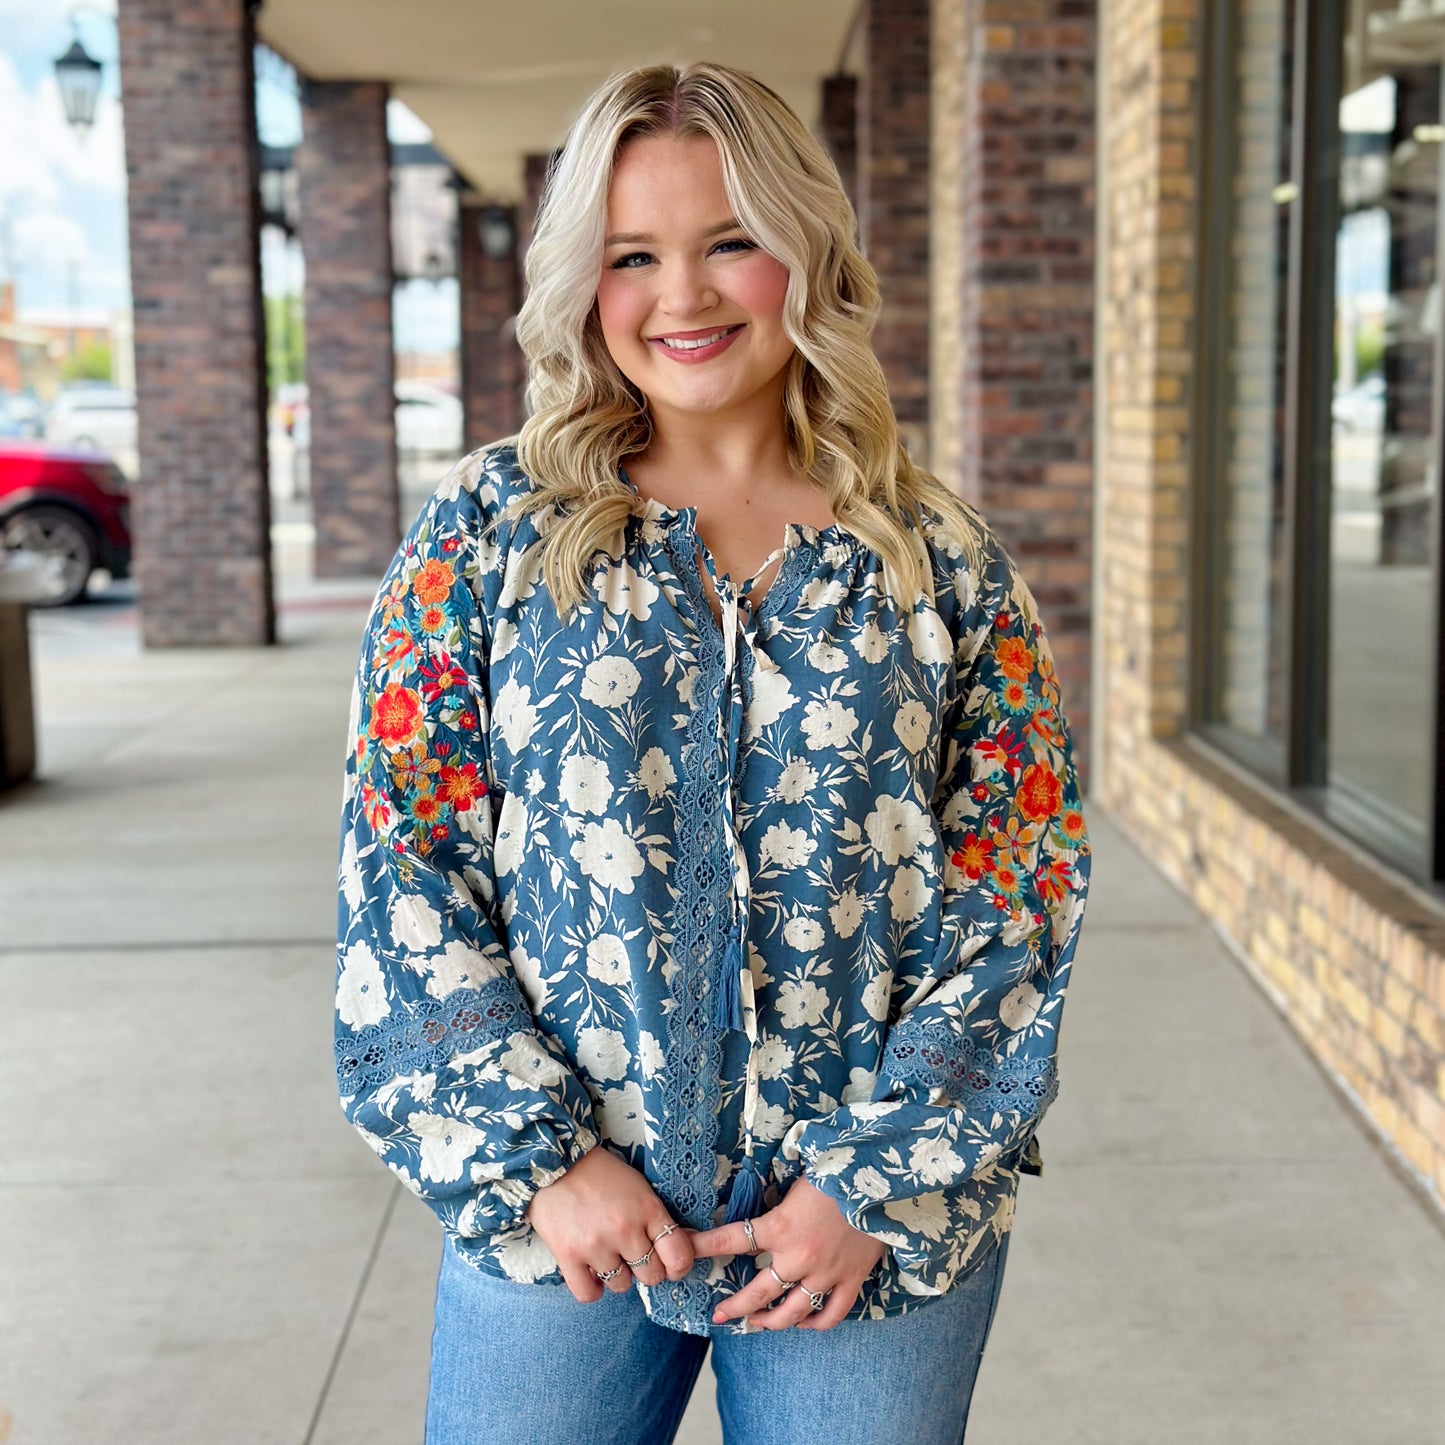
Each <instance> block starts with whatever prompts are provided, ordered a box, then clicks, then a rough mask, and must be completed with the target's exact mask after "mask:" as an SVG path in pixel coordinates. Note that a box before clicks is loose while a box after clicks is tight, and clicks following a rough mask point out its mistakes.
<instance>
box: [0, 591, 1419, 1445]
mask: <svg viewBox="0 0 1445 1445" xmlns="http://www.w3.org/2000/svg"><path fill="white" fill-rule="evenodd" d="M283 578H285V590H284V592H283V606H282V610H281V629H282V634H283V637H284V645H283V646H280V647H277V648H274V649H257V650H249V651H224V650H204V651H183V652H164V653H149V654H147V653H142V652H141V651H140V650H139V648H138V644H137V641H136V634H135V614H134V609H133V607H131V606H130V605H128V603H127V601H126V593H125V592H124V591H121V592H119V594H118V595H117V596H116V598H115V600H112V601H108V602H98V603H96V604H94V605H92V606H90V607H88V608H80V609H75V610H72V611H69V612H65V613H60V614H50V613H47V614H34V615H33V617H32V629H31V630H32V639H33V646H34V652H35V660H36V673H37V677H36V682H37V693H38V700H39V707H40V711H41V738H40V746H41V774H42V777H41V780H40V781H38V782H36V783H34V784H32V785H30V786H28V787H26V788H24V789H22V790H19V791H17V792H15V793H13V794H11V795H9V796H5V795H0V997H3V1000H4V1007H3V1012H0V1105H3V1115H0V1117H3V1119H4V1138H5V1146H4V1148H3V1151H0V1441H4V1440H7V1439H8V1440H9V1441H11V1442H13V1445H80V1442H85V1445H91V1442H96V1445H99V1442H105V1445H173V1442H174V1445H233V1442H234V1445H260V1442H278V1445H333V1442H334V1445H340V1442H346V1445H407V1442H419V1441H420V1439H421V1411H422V1405H423V1401H424V1397H425V1389H426V1368H427V1345H428V1330H429V1325H430V1307H431V1293H432V1288H433V1282H434V1272H435V1267H436V1260H437V1251H438V1248H439V1232H438V1230H437V1228H436V1226H435V1223H434V1221H433V1218H432V1216H431V1214H430V1213H429V1212H428V1211H427V1210H426V1209H425V1208H424V1207H423V1206H422V1205H421V1204H419V1203H418V1202H417V1201H415V1200H414V1199H412V1198H411V1197H410V1196H409V1195H406V1194H405V1193H404V1192H403V1191H402V1190H401V1189H400V1187H399V1186H398V1185H395V1184H394V1183H393V1182H392V1181H391V1179H390V1178H389V1176H387V1174H386V1173H385V1171H384V1170H382V1169H381V1168H380V1167H379V1166H378V1164H377V1161H376V1159H375V1158H374V1157H373V1156H372V1155H371V1153H370V1152H369V1151H368V1150H367V1149H366V1147H365V1145H364V1144H363V1143H362V1142H361V1140H360V1139H359V1138H358V1137H357V1136H356V1135H355V1134H354V1133H353V1132H352V1131H351V1130H350V1128H349V1127H348V1126H347V1125H346V1124H345V1122H344V1121H343V1119H342V1117H341V1113H340V1110H339V1108H338V1107H337V1103H336V1094H335V1088H334V1085H333V1082H332V1076H331V1068H330V1027H331V1021H330V1007H331V988H332V969H333V936H334V935H333V929H334V920H335V901H334V874H335V855H336V840H337V824H338V816H339V815H338V809H339V802H340V785H341V764H342V757H343V753H344V749H345V742H346V740H345V730H346V709H347V701H348V688H349V679H350V674H351V670H352V668H353V666H354V663H355V657H356V648H357V646H358V644H359V640H360V635H361V625H362V621H363V617H364V612H365V608H366V605H367V603H368V602H369V601H370V597H371V593H372V590H373V589H372V588H371V587H370V586H368V585H361V586H357V585H331V586H325V585H313V584H306V583H304V582H303V581H301V580H299V578H298V577H297V576H296V575H295V574H294V570H293V572H291V573H287V572H286V571H285V569H283ZM1088 816H1089V821H1090V824H1091V831H1092V834H1093V838H1094V842H1095V849H1096V855H1097V856H1096V864H1095V880H1096V881H1095V888H1094V894H1093V899H1092V902H1091V905H1090V912H1089V917H1088V920H1087V922H1086V925H1085V930H1084V936H1083V941H1082V943H1081V946H1080V949H1079V954H1078V958H1077V962H1076V967H1075V973H1074V986H1073V989H1072V991H1071V995H1070V1004H1069V1008H1068V1012H1067V1015H1066V1020H1065V1026H1064V1032H1063V1049H1062V1079H1063V1092H1062V1094H1061V1097H1060V1099H1059V1101H1058V1103H1057V1104H1056V1105H1055V1107H1054V1109H1053V1111H1052V1112H1051V1113H1050V1116H1049V1119H1048V1122H1047V1123H1046V1125H1045V1126H1044V1129H1043V1131H1042V1135H1041V1138H1042V1140H1043V1145H1044V1153H1045V1158H1046V1170H1045V1173H1044V1175H1043V1177H1042V1178H1039V1179H1028V1180H1025V1182H1024V1187H1023V1192H1022V1197H1021V1200H1020V1205H1019V1214H1018V1225H1017V1234H1016V1237H1015V1244H1014V1247H1013V1250H1012V1251H1011V1256H1010V1265H1009V1278H1008V1281H1007V1284H1006V1286H1005V1288H1004V1291H1003V1297H1002V1302H1001V1305H1000V1309H999V1314H998V1318H997V1323H996V1325H995V1332H994V1336H993V1341H992V1343H991V1345H990V1349H989V1356H988V1358H987V1360H986V1361H985V1364H984V1368H983V1372H982V1375H981V1377H980V1382H979V1386H978V1393H977V1396H976V1401H975V1407H974V1416H973V1424H972V1425H971V1427H970V1430H969V1440H970V1442H971V1445H989V1442H1006V1445H1035V1442H1037V1445H1094V1442H1098V1445H1106V1442H1107V1445H1129V1442H1140V1445H1143V1442H1149V1445H1156V1442H1166V1445H1195V1442H1198V1445H1221V1442H1230V1445H1254V1442H1259V1445H1264V1442H1269V1445H1291V1442H1309V1445H1336V1442H1338V1445H1395V1442H1398V1445H1432V1442H1445V1368H1442V1364H1441V1362H1442V1359H1445V1236H1442V1231H1441V1228H1440V1221H1439V1219H1438V1218H1437V1217H1436V1216H1435V1215H1434V1214H1433V1213H1431V1212H1429V1211H1428V1210H1427V1208H1426V1207H1425V1206H1424V1205H1423V1204H1422V1203H1421V1201H1420V1200H1419V1199H1418V1198H1417V1197H1416V1196H1415V1195H1414V1194H1413V1193H1412V1192H1411V1191H1410V1190H1409V1189H1408V1188H1407V1186H1406V1185H1405V1184H1404V1183H1403V1182H1402V1181H1401V1179H1400V1178H1399V1177H1398V1176H1397V1175H1396V1173H1395V1172H1394V1171H1393V1169H1392V1167H1391V1166H1390V1165H1389V1163H1388V1162H1387V1161H1386V1160H1385V1159H1384V1158H1383V1157H1382V1155H1381V1153H1380V1152H1379V1151H1378V1150H1377V1148H1376V1147H1375V1145H1374V1144H1373V1143H1372V1141H1371V1140H1370V1139H1369V1138H1368V1137H1367V1136H1366V1134H1365V1132H1364V1130H1363V1128H1362V1126H1361V1125H1360V1124H1359V1123H1358V1122H1357V1120H1356V1118H1355V1116H1354V1115H1353V1113H1352V1112H1351V1111H1350V1110H1349V1109H1348V1107H1347V1106H1346V1105H1344V1104H1343V1103H1342V1102H1341V1100H1340V1099H1339V1098H1338V1096H1337V1095H1336V1094H1335V1093H1334V1091H1333V1090H1332V1089H1331V1088H1330V1087H1329V1085H1328V1084H1327V1083H1326V1082H1325V1081H1324V1080H1323V1079H1322V1077H1321V1076H1320V1074H1319V1073H1318V1072H1317V1070H1316V1068H1315V1066H1314V1065H1313V1063H1312V1062H1311V1060H1310V1059H1309V1057H1308V1056H1307V1055H1306V1054H1305V1052H1304V1051H1303V1049H1302V1048H1301V1047H1300V1046H1299V1045H1298V1044H1297V1043H1296V1041H1295V1039H1294V1037H1293V1035H1292V1034H1291V1033H1290V1032H1289V1030H1288V1029H1287V1027H1286V1026H1285V1025H1284V1024H1283V1023H1282V1022H1281V1021H1280V1020H1279V1018H1278V1017H1277V1016H1276V1015H1275V1013H1274V1011H1273V1009H1272V1008H1271V1006H1270V1005H1269V1003H1268V1002H1267V1001H1266V1000H1265V999H1264V998H1263V996H1262V995H1261V994H1260V993H1259V992H1258V991H1257V989H1256V988H1255V987H1254V985H1253V984H1252V983H1251V982H1250V981H1249V980H1248V978H1247V977H1246V976H1245V975H1244V974H1243V972H1242V971H1241V969H1240V968H1239V966H1238V965H1237V964H1236V962H1235V961H1234V960H1233V958H1232V957H1231V956H1230V955H1229V954H1228V953H1227V952H1226V950H1225V949H1224V948H1223V946H1222V945H1221V944H1220V943H1219V941H1218V940H1217V939H1216V937H1215V936H1214V935H1213V933H1212V932H1211V931H1210V929H1209V928H1208V927H1207V926H1206V925H1205V924H1204V923H1203V921H1202V920H1201V919H1200V918H1199V917H1198V915H1197V914H1195V913H1194V911H1193V910H1192V908H1190V907H1189V906H1188V905H1187V904H1186V903H1184V902H1183V901H1181V899H1180V898H1179V897H1178V895H1176V894H1175V893H1174V892H1173V891H1172V890H1171V889H1170V888H1169V887H1168V886H1167V885H1166V884H1165V883H1164V882H1162V881H1161V880H1160V879H1159V878H1158V877H1157V876H1156V875H1155V874H1154V873H1153V871H1152V870H1151V869H1150V868H1149V866H1148V865H1147V863H1146V862H1145V861H1144V860H1143V859H1142V858H1140V857H1139V855H1138V854H1136V853H1135V852H1134V851H1133V850H1132V849H1131V848H1130V847H1129V846H1128V845H1127V844H1126V843H1125V842H1124V841H1123V840H1122V839H1121V838H1120V837H1119V835H1118V834H1117V833H1116V832H1115V831H1114V830H1113V829H1112V828H1111V827H1110V825H1109V823H1108V821H1107V819H1106V818H1105V816H1104V815H1103V813H1102V812H1101V811H1100V810H1098V809H1097V808H1095V809H1091V810H1089V813H1088ZM711 1392H712V1382H711V1379H710V1377H709V1376H708V1375H707V1374H704V1376H703V1379H702V1380H701V1381H700V1383H699V1387H698V1391H697V1393H696V1394H695V1396H694V1399H693V1405H692V1408H691V1410H690V1412H689V1415H688V1419H687V1422H686V1425H685V1428H684V1432H683V1435H682V1437H681V1439H682V1440H683V1442H685V1445H705V1442H717V1441H720V1439H721V1434H720V1431H719V1428H718V1425H717V1422H716V1412H715V1409H714V1406H713V1403H712V1393H711ZM7 1427H8V1434H7ZM539 1445H545V1442H539Z"/></svg>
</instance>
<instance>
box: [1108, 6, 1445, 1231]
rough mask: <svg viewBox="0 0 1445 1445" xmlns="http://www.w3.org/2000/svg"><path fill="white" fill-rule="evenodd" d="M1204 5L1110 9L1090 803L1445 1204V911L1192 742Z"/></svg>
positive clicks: (1435, 1195)
mask: <svg viewBox="0 0 1445 1445" xmlns="http://www.w3.org/2000/svg"><path fill="white" fill-rule="evenodd" d="M1203 3H1204V0H1130V3H1128V4H1122V3H1114V4H1111V5H1109V6H1108V7H1107V22H1106V24H1105V26H1104V39H1103V46H1102V53H1101V57H1100V59H1101V82H1102V83H1101V90H1102V93H1103V96H1104V97H1105V106H1104V117H1103V120H1102V125H1103V130H1102V132H1101V145H1102V147H1103V149H1104V153H1105V173H1106V176H1107V181H1106V185H1105V189H1104V193H1103V196H1102V198H1101V200H1102V204H1103V205H1104V207H1105V217H1104V235H1105V243H1104V249H1103V254H1102V256H1101V258H1100V270H1099V280H1100V288H1099V304H1100V307H1101V309H1102V319H1101V355H1100V358H1099V365H1098V380H1099V404H1100V406H1101V407H1102V409H1103V415H1102V419H1101V420H1102V426H1101V434H1102V443H1101V448H1102V449H1101V454H1100V458H1099V461H1100V465H1099V469H1098V482H1097V487H1098V503H1099V507H1100V529H1099V535H1100V539H1101V554H1100V556H1099V559H1098V565H1099V567H1100V569H1101V583H1100V591H1099V599H1100V603H1099V611H1098V614H1097V622H1096V630H1095V640H1096V646H1098V647H1100V648H1102V650H1103V656H1102V659H1101V676H1102V687H1101V692H1100V696H1099V699H1098V704H1097V706H1096V715H1097V716H1101V721H1102V726H1103V735H1102V738H1101V740H1100V745H1099V746H1098V748H1097V750H1096V759H1097V761H1098V764H1099V767H1098V770H1097V771H1096V774H1095V778H1094V788H1093V800H1094V801H1095V803H1097V804H1102V805H1103V806H1104V807H1105V808H1107V810H1108V811H1109V813H1110V814H1111V816H1112V817H1113V818H1114V819H1115V820H1117V822H1118V823H1119V824H1120V825H1121V826H1122V827H1123V828H1124V829H1125V831H1126V832H1127V833H1128V834H1129V835H1130V836H1131V837H1132V838H1133V839H1134V840H1135V842H1136V843H1138V844H1139V845H1140V846H1141V847H1142V848H1143V849H1145V850H1146V851H1147V852H1148V854H1149V856H1150V857H1151V858H1154V859H1155V860H1157V862H1158V864H1159V866H1160V868H1161V869H1162V870H1163V871H1164V872H1165V873H1166V874H1167V875H1168V876H1169V877H1170V878H1172V879H1173V880H1174V881H1175V882H1176V883H1177V884H1178V885H1179V886H1180V887H1181V888H1182V889H1183V890H1184V891H1185V892H1186V893H1187V894H1188V895H1189V896H1190V897H1191V898H1192V899H1193V900H1194V902H1195V903H1196V904H1197V905H1198V907H1199V908H1200V909H1202V910H1203V911H1204V912H1205V913H1206V914H1207V915H1208V916H1209V917H1210V918H1212V919H1213V920H1215V922H1216V923H1217V924H1218V925H1219V927H1220V929H1221V930H1222V931H1223V933H1224V934H1225V935H1226V936H1227V937H1228V938H1229V939H1230V940H1231V941H1232V943H1233V944H1234V945H1235V946H1236V947H1237V949H1238V951H1239V953H1240V956H1241V957H1242V958H1243V959H1244V961H1245V962H1246V965H1247V966H1248V968H1249V969H1250V970H1251V972H1252V973H1253V974H1254V976H1255V978H1256V979H1257V980H1258V981H1259V982H1260V984H1261V986H1262V987H1263V988H1264V989H1265V990H1266V991H1267V992H1268V993H1269V995H1270V996H1271V997H1272V998H1273V999H1274V1000H1275V1001H1276V1003H1277V1004H1278V1006H1279V1007H1280V1009H1281V1010H1282V1011H1283V1013H1284V1014H1285V1016H1286V1017H1287V1018H1288V1019H1289V1021H1290V1022H1291V1023H1292V1024H1293V1026H1294V1027H1295V1029H1296V1030H1297V1031H1298V1033H1299V1034H1300V1036H1301V1037H1302V1038H1303V1039H1304V1041H1305V1042H1306V1044H1307V1045H1308V1047H1309V1048H1310V1049H1311V1050H1312V1051H1313V1052H1314V1054H1315V1055H1316V1057H1317V1058H1318V1059H1319V1060H1320V1061H1321V1063H1322V1064H1323V1065H1324V1066H1325V1067H1326V1068H1327V1069H1328V1070H1329V1071H1330V1072H1331V1073H1332V1074H1333V1075H1334V1076H1335V1077H1336V1078H1337V1079H1338V1080H1339V1081H1340V1082H1341V1083H1342V1084H1343V1085H1344V1086H1345V1087H1346V1088H1347V1089H1348V1090H1349V1091H1350V1092H1351V1093H1352V1094H1353V1096H1354V1097H1355V1099H1356V1100H1357V1101H1358V1103H1359V1106H1360V1108H1361V1109H1362V1110H1363V1112H1364V1114H1365V1115H1366V1117H1367V1118H1368V1120H1369V1121H1370V1122H1371V1123H1372V1124H1373V1126H1374V1127H1375V1129H1376V1130H1377V1131H1378V1132H1379V1133H1380V1134H1381V1135H1382V1136H1383V1137H1384V1138H1385V1139H1386V1140H1388V1141H1389V1142H1390V1143H1391V1144H1392V1145H1393V1146H1394V1147H1395V1148H1396V1150H1397V1151H1398V1153H1399V1155H1400V1156H1401V1157H1402V1158H1403V1159H1404V1160H1405V1161H1406V1162H1407V1164H1408V1167H1409V1168H1410V1169H1411V1170H1412V1171H1414V1173H1415V1174H1416V1175H1417V1176H1418V1177H1419V1179H1420V1180H1421V1181H1422V1182H1423V1183H1424V1185H1425V1187H1426V1188H1427V1189H1429V1190H1431V1191H1432V1192H1433V1195H1434V1198H1435V1199H1436V1201H1437V1202H1440V1203H1442V1204H1445V910H1442V909H1441V907H1440V906H1439V904H1438V903H1437V902H1435V901H1434V900H1433V899H1432V898H1430V897H1428V896H1427V895H1426V894H1425V893H1424V892H1423V891H1421V890H1416V889H1414V888H1412V887H1411V886H1409V885H1408V884H1405V883H1403V882H1401V881H1400V880H1399V879H1397V878H1393V877H1392V876H1391V875H1390V873H1389V872H1388V870H1386V869H1385V868H1384V867H1383V866H1381V865H1378V864H1376V863H1374V862H1373V861H1372V860H1370V859H1369V858H1368V857H1367V855H1365V854H1364V853H1363V852H1362V851H1359V850H1356V849H1355V848H1354V847H1353V846H1352V845H1349V844H1348V843H1343V842H1340V841H1338V840H1334V839H1332V838H1330V837H1329V836H1328V835H1326V834H1325V833H1323V832H1322V831H1321V830H1320V828H1319V827H1318V825H1317V824H1316V823H1315V821H1314V820H1313V819H1312V818H1310V817H1308V816H1307V815H1306V814H1304V813H1303V812H1302V811H1300V810H1297V809H1296V808H1294V807H1293V805H1291V804H1290V803H1289V802H1288V801H1286V800H1284V799H1282V798H1279V797H1276V796H1275V795H1273V794H1271V793H1270V792H1269V791H1268V790H1267V789H1266V788H1265V787H1264V786H1263V785H1261V784H1258V783H1256V782H1255V781H1254V780H1252V779H1250V778H1249V777H1248V776H1247V775H1246V774H1244V773H1243V772H1241V771H1240V770H1238V769H1236V768H1234V767H1233V765H1230V764H1226V763H1224V762H1222V761H1220V760H1218V759H1216V758H1215V757H1214V756H1213V755H1212V754H1210V753H1208V752H1207V751H1205V750H1204V749H1202V748H1201V747H1200V746H1199V745H1198V744H1195V743H1192V742H1190V741H1188V740H1184V739H1183V738H1182V736H1181V735H1182V734H1183V733H1184V730H1185V726H1186V683H1187V667H1188V649H1187V606H1186V604H1187V598H1186V593H1185V579H1186V578H1187V577H1188V575H1189V549H1190V536H1189V529H1188V523H1187V517H1188V515H1189V513H1188V507H1187V504H1186V503H1187V496H1188V481H1189V476H1188V473H1189V457H1190V449H1191V441H1192V437H1191V431H1190V425H1191V422H1190V413H1189V410H1188V407H1189V402H1190V390H1191V388H1190V375H1191V362H1192V355H1193V346H1194V325H1195V317H1194V307H1195V300H1194V280H1195V278H1194V254H1193V253H1194V246H1193V239H1192V236H1193V225H1194V222H1195V217H1194V196H1195V186H1194V174H1195V166H1196V164H1197V160H1198V156H1197V146H1198V144H1199V142H1198V139H1197V138H1196V137H1195V135H1194V132H1193V124H1192V122H1193V107H1194V104H1195V98H1196V87H1197V84H1198V81H1199V64H1200V59H1201V54H1202V52H1201V36H1200V21H1201V8H1200V7H1201V5H1202V4H1203Z"/></svg>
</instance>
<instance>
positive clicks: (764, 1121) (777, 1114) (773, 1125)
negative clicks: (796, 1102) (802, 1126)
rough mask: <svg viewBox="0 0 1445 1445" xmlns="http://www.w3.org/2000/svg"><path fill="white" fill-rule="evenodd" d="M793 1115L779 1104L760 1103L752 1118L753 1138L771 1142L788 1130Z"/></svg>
mask: <svg viewBox="0 0 1445 1445" xmlns="http://www.w3.org/2000/svg"><path fill="white" fill-rule="evenodd" d="M792 1122H793V1116H792V1115H791V1114H790V1113H788V1111H787V1110H786V1109H785V1108H783V1106H782V1105H781V1104H769V1103H766V1102H764V1103H761V1104H759V1105H758V1112H757V1117H756V1118H755V1119H754V1120H753V1138H754V1139H762V1140H767V1141H768V1142H769V1143H771V1142H772V1141H773V1140H775V1139H781V1138H782V1137H783V1135H784V1134H786V1133H787V1132H788V1128H789V1126H790V1125H791V1124H792Z"/></svg>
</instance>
